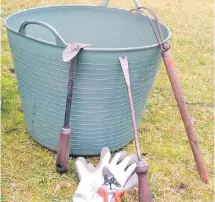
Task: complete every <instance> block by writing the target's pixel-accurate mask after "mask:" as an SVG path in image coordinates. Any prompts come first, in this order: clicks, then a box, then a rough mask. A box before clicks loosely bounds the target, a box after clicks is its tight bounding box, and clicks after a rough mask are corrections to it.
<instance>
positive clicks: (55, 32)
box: [6, 5, 170, 155]
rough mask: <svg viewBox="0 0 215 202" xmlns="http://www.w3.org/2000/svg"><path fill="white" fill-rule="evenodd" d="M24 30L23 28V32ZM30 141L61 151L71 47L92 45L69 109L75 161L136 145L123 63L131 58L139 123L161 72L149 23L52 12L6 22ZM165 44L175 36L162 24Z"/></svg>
mask: <svg viewBox="0 0 215 202" xmlns="http://www.w3.org/2000/svg"><path fill="white" fill-rule="evenodd" d="M23 23H24V24H23ZM6 26H7V33H8V39H9V43H10V47H11V52H12V57H13V62H14V66H15V72H16V76H17V81H18V88H19V92H20V97H21V101H22V108H23V111H24V117H25V121H26V125H27V129H28V131H29V134H30V135H31V136H32V137H33V138H34V139H35V140H36V141H37V142H38V143H39V144H41V145H43V146H45V147H47V148H49V149H51V150H54V151H56V150H57V143H58V138H59V132H60V128H61V126H62V125H63V120H64V111H65V102H66V95H67V82H68V75H69V73H68V72H69V63H65V62H63V61H62V51H63V49H64V48H65V46H66V43H67V42H69V41H74V42H83V43H90V44H92V46H91V47H89V48H85V49H84V50H83V51H82V52H81V53H80V54H79V56H78V58H77V68H76V73H75V80H74V91H73V92H74V95H73V100H72V109H71V120H70V124H71V129H72V138H71V145H72V147H71V154H72V155H96V154H99V152H100V149H101V148H102V147H104V146H107V147H109V148H110V149H111V150H112V151H113V150H117V149H120V148H122V147H123V146H125V145H126V144H128V143H129V142H130V141H131V140H132V139H133V134H132V125H131V124H132V123H131V114H130V109H129V105H128V97H127V90H126V86H125V81H124V77H123V73H122V69H121V66H120V63H119V60H118V57H119V56H120V57H123V56H128V61H129V71H130V76H131V88H132V95H133V100H134V107H135V112H136V120H137V123H140V120H141V117H142V115H143V112H144V109H145V106H146V102H147V98H148V96H149V92H150V90H151V88H152V85H153V82H154V80H155V76H156V73H157V72H158V70H159V66H160V61H161V54H160V49H159V47H158V44H157V41H156V38H155V36H154V33H153V31H152V28H151V25H150V23H149V21H148V19H147V18H146V17H145V16H144V15H142V14H140V13H131V12H129V11H125V10H121V9H117V8H107V7H102V6H74V5H67V6H51V7H41V8H33V9H29V10H25V11H22V12H19V13H16V14H14V15H11V16H9V17H8V18H7V19H6ZM161 29H162V31H163V34H164V39H165V41H167V40H168V39H169V35H170V32H169V29H168V28H167V27H166V26H164V25H163V24H161Z"/></svg>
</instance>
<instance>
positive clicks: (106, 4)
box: [100, 0, 141, 8]
mask: <svg viewBox="0 0 215 202" xmlns="http://www.w3.org/2000/svg"><path fill="white" fill-rule="evenodd" d="M133 1H134V3H135V5H136V7H137V8H139V7H141V3H140V1H139V0H133ZM108 3H109V0H103V1H102V3H101V4H100V6H103V7H108Z"/></svg>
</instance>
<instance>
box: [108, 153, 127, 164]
mask: <svg viewBox="0 0 215 202" xmlns="http://www.w3.org/2000/svg"><path fill="white" fill-rule="evenodd" d="M125 157H126V152H125V151H121V152H118V153H116V154H115V156H114V157H113V159H112V160H111V164H114V165H115V164H118V163H119V162H121V161H122V160H123V159H124V158H125Z"/></svg>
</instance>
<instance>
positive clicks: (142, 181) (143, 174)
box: [119, 57, 153, 202]
mask: <svg viewBox="0 0 215 202" xmlns="http://www.w3.org/2000/svg"><path fill="white" fill-rule="evenodd" d="M119 61H120V64H121V67H122V71H123V74H124V77H125V83H126V87H127V91H128V101H129V107H130V110H131V118H132V128H133V134H134V139H135V145H136V151H137V156H138V162H137V168H136V173H137V175H138V185H139V201H140V202H152V201H153V199H152V194H151V191H150V188H149V183H148V179H147V172H148V165H147V164H146V161H145V160H144V159H143V158H142V156H141V152H140V145H139V140H138V132H137V124H136V119H135V112H134V105H133V99H132V94H131V85H130V77H129V69H128V58H127V57H124V58H121V57H119Z"/></svg>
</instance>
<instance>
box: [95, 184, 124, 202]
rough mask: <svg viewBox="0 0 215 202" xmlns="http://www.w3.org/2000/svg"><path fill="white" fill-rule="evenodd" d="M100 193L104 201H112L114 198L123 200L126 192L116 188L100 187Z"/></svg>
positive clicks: (116, 200)
mask: <svg viewBox="0 0 215 202" xmlns="http://www.w3.org/2000/svg"><path fill="white" fill-rule="evenodd" d="M98 194H99V195H100V196H101V197H102V199H103V200H104V202H111V201H112V200H113V199H114V201H115V202H121V198H122V197H123V196H124V194H125V192H124V191H120V190H116V189H115V190H114V189H105V188H103V187H100V188H99V189H98Z"/></svg>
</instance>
